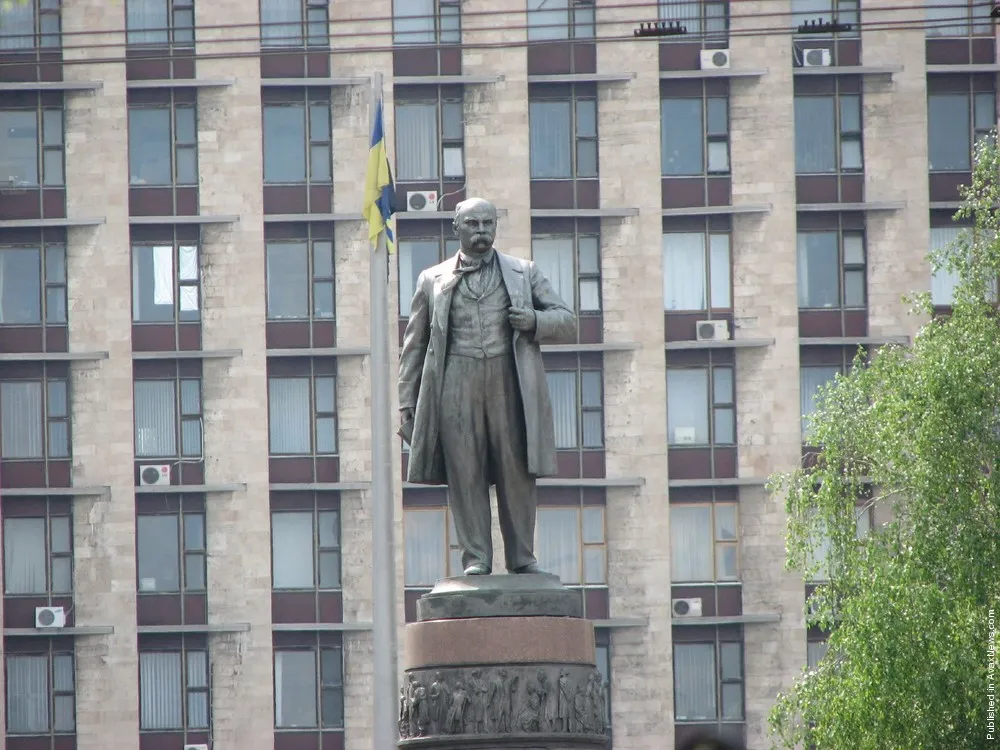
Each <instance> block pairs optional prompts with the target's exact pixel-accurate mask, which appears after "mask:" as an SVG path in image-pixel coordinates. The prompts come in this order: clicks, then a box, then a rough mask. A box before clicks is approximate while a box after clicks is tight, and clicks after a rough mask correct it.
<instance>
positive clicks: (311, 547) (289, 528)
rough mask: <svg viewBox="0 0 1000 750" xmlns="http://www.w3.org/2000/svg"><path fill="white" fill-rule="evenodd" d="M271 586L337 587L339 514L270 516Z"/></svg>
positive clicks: (295, 513)
mask: <svg viewBox="0 0 1000 750" xmlns="http://www.w3.org/2000/svg"><path fill="white" fill-rule="evenodd" d="M271 564H272V567H273V571H272V586H273V588H274V589H275V590H282V589H317V588H318V589H339V588H340V513H339V512H338V511H335V510H320V511H305V512H300V511H274V512H272V513H271Z"/></svg>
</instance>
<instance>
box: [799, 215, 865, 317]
mask: <svg viewBox="0 0 1000 750" xmlns="http://www.w3.org/2000/svg"><path fill="white" fill-rule="evenodd" d="M798 255H799V268H798V271H799V284H798V286H799V307H800V308H827V309H828V308H856V307H864V306H865V238H864V235H863V234H862V233H861V232H843V233H838V232H799V233H798Z"/></svg>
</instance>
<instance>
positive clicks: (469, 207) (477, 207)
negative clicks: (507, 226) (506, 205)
mask: <svg viewBox="0 0 1000 750" xmlns="http://www.w3.org/2000/svg"><path fill="white" fill-rule="evenodd" d="M472 211H477V212H479V211H482V212H485V213H489V214H491V215H492V216H493V221H494V223H495V222H496V219H497V208H496V206H494V205H493V204H492V203H490V202H489V201H488V200H486V199H485V198H466V199H465V200H464V201H461V202H459V203H458V204H457V205H456V206H455V223H456V224H457V223H458V222H459V221H461V218H462V216H463V215H464V214H466V213H469V212H472Z"/></svg>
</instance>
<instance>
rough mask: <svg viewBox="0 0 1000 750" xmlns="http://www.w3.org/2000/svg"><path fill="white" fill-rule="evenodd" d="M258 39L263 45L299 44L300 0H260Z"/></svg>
mask: <svg viewBox="0 0 1000 750" xmlns="http://www.w3.org/2000/svg"><path fill="white" fill-rule="evenodd" d="M260 41H261V44H262V45H263V46H265V47H291V46H295V45H296V44H301V43H302V2H301V0H261V4H260Z"/></svg>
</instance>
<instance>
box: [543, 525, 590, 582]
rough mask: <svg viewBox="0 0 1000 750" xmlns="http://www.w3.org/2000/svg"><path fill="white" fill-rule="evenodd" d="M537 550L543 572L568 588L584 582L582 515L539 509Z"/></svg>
mask: <svg viewBox="0 0 1000 750" xmlns="http://www.w3.org/2000/svg"><path fill="white" fill-rule="evenodd" d="M535 539H536V541H535V549H536V550H537V553H538V565H539V567H541V568H542V570H546V571H548V572H549V573H552V574H554V575H557V576H559V580H560V581H562V582H563V583H564V584H566V585H570V586H572V585H576V584H579V583H581V581H580V511H579V510H578V509H577V508H539V509H538V512H537V516H536V519H535Z"/></svg>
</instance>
